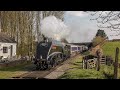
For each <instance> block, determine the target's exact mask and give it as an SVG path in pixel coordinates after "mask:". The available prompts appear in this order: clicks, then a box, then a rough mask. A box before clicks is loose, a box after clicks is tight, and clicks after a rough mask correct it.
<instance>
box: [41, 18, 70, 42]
mask: <svg viewBox="0 0 120 90" xmlns="http://www.w3.org/2000/svg"><path fill="white" fill-rule="evenodd" d="M41 33H42V34H44V35H45V36H47V37H48V38H53V39H56V40H61V39H62V38H65V39H66V38H67V37H68V36H69V33H70V30H69V28H68V26H66V25H65V24H64V22H62V20H60V19H57V18H56V17H55V16H48V17H46V18H44V19H43V20H42V21H41Z"/></svg>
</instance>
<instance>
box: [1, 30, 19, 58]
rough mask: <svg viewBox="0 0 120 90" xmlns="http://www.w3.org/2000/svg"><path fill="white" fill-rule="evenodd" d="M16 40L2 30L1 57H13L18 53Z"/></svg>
mask: <svg viewBox="0 0 120 90" xmlns="http://www.w3.org/2000/svg"><path fill="white" fill-rule="evenodd" d="M16 44H17V43H16V42H15V40H13V39H12V38H10V37H8V36H7V35H5V34H4V33H1V32H0V58H2V59H3V58H11V57H13V56H15V55H16Z"/></svg>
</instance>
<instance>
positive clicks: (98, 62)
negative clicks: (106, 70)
mask: <svg viewBox="0 0 120 90" xmlns="http://www.w3.org/2000/svg"><path fill="white" fill-rule="evenodd" d="M96 53H97V71H100V60H101V57H102V56H101V52H100V50H97V52H96Z"/></svg>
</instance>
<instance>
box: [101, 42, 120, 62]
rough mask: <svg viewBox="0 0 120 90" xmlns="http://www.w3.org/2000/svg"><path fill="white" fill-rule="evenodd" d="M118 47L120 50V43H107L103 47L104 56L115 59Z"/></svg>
mask: <svg viewBox="0 0 120 90" xmlns="http://www.w3.org/2000/svg"><path fill="white" fill-rule="evenodd" d="M116 47H119V48H120V42H119V41H116V42H106V43H105V44H104V46H103V47H102V49H103V54H104V55H109V56H112V58H113V59H115V50H116ZM119 62H120V55H119Z"/></svg>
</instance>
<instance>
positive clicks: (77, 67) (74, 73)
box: [59, 56, 120, 79]
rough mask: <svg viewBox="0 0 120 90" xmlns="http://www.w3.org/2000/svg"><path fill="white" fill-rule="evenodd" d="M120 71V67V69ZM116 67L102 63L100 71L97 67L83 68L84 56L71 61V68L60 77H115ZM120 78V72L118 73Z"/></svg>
mask: <svg viewBox="0 0 120 90" xmlns="http://www.w3.org/2000/svg"><path fill="white" fill-rule="evenodd" d="M119 72H120V69H119ZM113 73H114V67H113V66H107V65H102V66H101V69H100V71H97V70H95V69H82V56H80V57H79V58H75V59H74V60H73V61H71V69H70V70H68V71H66V72H65V74H63V75H62V76H60V77H59V79H113ZM118 76H119V78H120V74H118Z"/></svg>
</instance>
